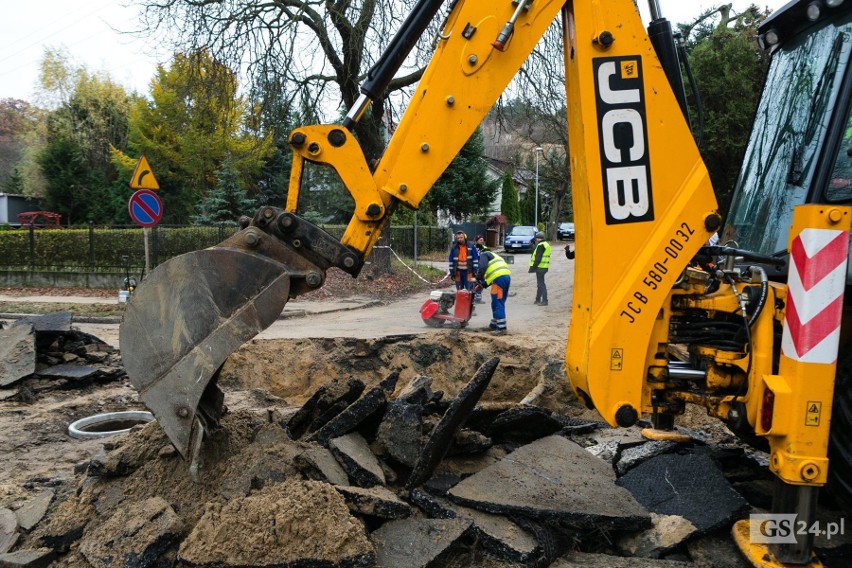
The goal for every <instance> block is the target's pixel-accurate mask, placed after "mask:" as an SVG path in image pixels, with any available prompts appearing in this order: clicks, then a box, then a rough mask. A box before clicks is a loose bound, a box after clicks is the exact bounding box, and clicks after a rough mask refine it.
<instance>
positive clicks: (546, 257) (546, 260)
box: [530, 241, 550, 268]
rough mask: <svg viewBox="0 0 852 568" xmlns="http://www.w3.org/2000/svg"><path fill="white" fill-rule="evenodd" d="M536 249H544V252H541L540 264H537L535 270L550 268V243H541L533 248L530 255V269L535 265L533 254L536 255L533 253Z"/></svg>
mask: <svg viewBox="0 0 852 568" xmlns="http://www.w3.org/2000/svg"><path fill="white" fill-rule="evenodd" d="M538 247H542V248H544V252H542V254H541V262H539V263H538V266H537V267H536V268H549V267H550V243H548V242H547V241H541V242H540V243H538V244H537V245H535V248H534V249H533V251H532V254H531V255H530V267H532V266H533V264H534V263H535V254H536V253H535V251H537V250H538Z"/></svg>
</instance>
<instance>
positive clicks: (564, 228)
mask: <svg viewBox="0 0 852 568" xmlns="http://www.w3.org/2000/svg"><path fill="white" fill-rule="evenodd" d="M556 239H557V240H560V241H561V240H563V239H570V240H572V241H573V240H574V223H559V228H558V229H556Z"/></svg>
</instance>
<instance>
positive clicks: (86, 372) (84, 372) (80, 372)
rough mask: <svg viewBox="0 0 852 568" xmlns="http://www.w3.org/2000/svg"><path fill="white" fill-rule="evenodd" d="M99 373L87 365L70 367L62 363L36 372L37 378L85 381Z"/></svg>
mask: <svg viewBox="0 0 852 568" xmlns="http://www.w3.org/2000/svg"><path fill="white" fill-rule="evenodd" d="M98 371H99V369H98V368H97V367H90V366H88V365H72V364H69V363H63V364H62V365H53V366H52V367H48V368H47V369H41V370H40V371H36V373H35V374H36V375H37V376H39V377H44V378H49V379H87V378H89V377H91V376H92V375H94V374H96V373H97V372H98Z"/></svg>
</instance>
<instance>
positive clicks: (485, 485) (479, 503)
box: [448, 436, 651, 529]
mask: <svg viewBox="0 0 852 568" xmlns="http://www.w3.org/2000/svg"><path fill="white" fill-rule="evenodd" d="M448 495H449V497H450V499H452V500H453V501H455V502H457V503H460V504H462V505H467V506H470V507H473V508H475V509H479V510H482V511H487V512H490V513H497V514H513V515H523V516H526V517H530V518H535V519H554V520H559V521H563V522H565V523H567V524H569V525H571V526H573V527H577V528H597V529H608V528H612V529H620V528H642V527H647V526H650V524H651V522H650V517H649V515H648V512H647V511H646V510H645V508H644V507H642V505H640V504H639V503H638V502H637V501H636V499H634V498H633V496H632V495H630V493H629V492H627V491H625V490H623V488H621V487H618V486H617V485H616V484H615V474H614V472H613V471H612V468H610V467H609V466H608V465H607V464H606V463H605V462H603V461H601V460H599V459H597V458H596V457H595V456H593V455H591V454H590V453H589V452H587V451H585V450H584V449H582V448H581V447H580V446H578V445H577V444H575V443H574V442H571V441H570V440H567V439H565V438H562V437H560V436H549V437H547V438H542V439H540V440H537V441H535V442H533V443H531V444H528V445H526V446H523V447H521V448H518V449H517V450H515V451H514V452H512V453H511V454H509V455H508V456H506V457H505V458H503V459H502V460H500V461H499V462H497V463H496V464H494V465H492V466H490V467H487V468H486V469H484V470H482V471H480V472H479V473H476V474H474V475H472V476H470V477H468V478H467V479H465V480H464V481H462V482H461V483H459V484H458V485H456V486H455V487H453V488H452V489H450V491H449V493H448Z"/></svg>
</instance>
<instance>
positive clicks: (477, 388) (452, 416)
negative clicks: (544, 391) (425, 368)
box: [406, 357, 500, 490]
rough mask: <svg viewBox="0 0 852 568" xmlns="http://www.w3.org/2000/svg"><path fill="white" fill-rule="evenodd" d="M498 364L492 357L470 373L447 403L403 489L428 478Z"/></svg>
mask: <svg viewBox="0 0 852 568" xmlns="http://www.w3.org/2000/svg"><path fill="white" fill-rule="evenodd" d="M498 364H500V358H499V357H492V358H491V359H489V360H488V361H486V362H485V363H483V364H482V366H481V367H479V369H478V370H477V371H476V373H475V374H474V375H473V378H472V379H471V380H470V382H468V383H467V385H465V387H464V388H463V389H462V390H461V392H459V394H458V396H457V397H456V398H455V400H453V401H452V402H451V403H450V406H449V408H447V411H446V412H444V416H443V417H441V420H440V422H438V425H437V426H435V429H434V430H433V431H432V434H431V435H430V436H429V440H428V441H427V442H426V445H425V446H424V447H423V451H422V452H421V453H420V457H419V458H418V459H417V463H416V464H415V465H414V469H413V470H412V471H411V475H410V476H409V478H408V482H407V483H406V488H407V489H409V490H411V489H413V488H414V487H417V486H418V485H420V484H421V483H423V482H424V481H425V480H426V479H428V478H429V477H430V476H431V475H432V473H433V472H434V471H435V468H436V467H437V466H438V464H439V463H440V462H441V460H442V459H444V456H445V455H446V454H447V450H449V448H450V444H451V443H452V441H453V437H454V436H455V434H456V431H457V430H458V429H459V428H461V427H462V425H463V424H464V423H465V420H467V417H468V415H469V414H470V412H471V411H472V410H473V407H474V406H476V403H477V402H479V399H480V398H481V397H482V393H484V392H485V389H486V388H488V384H489V383H490V382H491V377H493V376H494V371H495V370H496V369H497V365H498Z"/></svg>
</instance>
